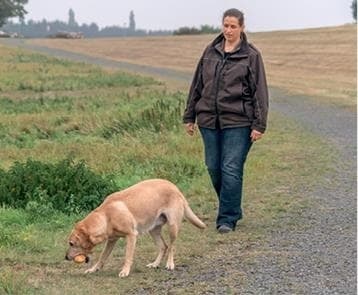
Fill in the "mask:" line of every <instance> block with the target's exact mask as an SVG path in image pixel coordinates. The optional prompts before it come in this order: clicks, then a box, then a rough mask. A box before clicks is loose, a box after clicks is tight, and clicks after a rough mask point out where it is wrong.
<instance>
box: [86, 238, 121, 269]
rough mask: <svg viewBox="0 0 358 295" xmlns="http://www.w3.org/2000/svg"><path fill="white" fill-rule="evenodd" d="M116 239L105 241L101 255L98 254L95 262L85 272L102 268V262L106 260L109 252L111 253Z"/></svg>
mask: <svg viewBox="0 0 358 295" xmlns="http://www.w3.org/2000/svg"><path fill="white" fill-rule="evenodd" d="M117 240H118V239H114V240H107V242H106V246H105V248H104V249H103V251H102V253H101V255H100V256H99V259H98V261H97V263H96V264H95V265H94V266H92V267H91V268H89V269H87V270H86V271H85V273H92V272H96V271H99V270H100V269H102V267H103V265H104V263H105V262H106V260H107V258H108V256H109V254H111V252H112V250H113V248H114V245H115V244H116V242H117Z"/></svg>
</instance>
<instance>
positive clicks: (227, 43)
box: [224, 39, 241, 52]
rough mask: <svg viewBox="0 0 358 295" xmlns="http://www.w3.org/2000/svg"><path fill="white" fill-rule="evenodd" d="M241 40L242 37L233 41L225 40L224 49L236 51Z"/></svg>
mask: <svg viewBox="0 0 358 295" xmlns="http://www.w3.org/2000/svg"><path fill="white" fill-rule="evenodd" d="M240 41H241V40H240V39H238V40H236V41H233V42H230V41H228V40H225V42H224V51H225V52H232V51H234V50H235V49H236V48H237V47H239V44H240Z"/></svg>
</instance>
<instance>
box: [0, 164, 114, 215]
mask: <svg viewBox="0 0 358 295" xmlns="http://www.w3.org/2000/svg"><path fill="white" fill-rule="evenodd" d="M0 179H1V181H0V204H1V205H3V206H4V205H6V206H10V207H13V208H25V209H27V210H29V211H31V212H33V213H39V214H49V213H50V212H51V211H53V210H59V211H62V212H64V213H66V214H71V213H80V212H84V211H89V210H92V209H94V208H95V207H97V206H98V205H99V204H100V203H101V202H102V200H103V198H104V197H105V196H106V195H108V194H109V193H110V192H113V191H115V185H114V181H113V180H112V179H111V178H110V177H108V176H107V177H103V176H101V175H98V174H96V173H94V172H93V171H91V170H90V169H89V168H88V167H87V166H86V165H85V163H84V162H83V161H80V162H78V163H75V162H74V161H73V160H72V159H65V160H62V161H60V162H58V163H55V164H50V163H43V162H39V161H34V160H31V159H29V160H27V162H25V163H19V162H16V163H15V164H14V165H13V166H12V167H10V169H9V170H8V171H4V170H0Z"/></svg>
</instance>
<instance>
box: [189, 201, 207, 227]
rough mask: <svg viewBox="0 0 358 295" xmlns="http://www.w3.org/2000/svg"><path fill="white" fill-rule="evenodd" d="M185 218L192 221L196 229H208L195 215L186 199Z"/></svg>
mask: <svg viewBox="0 0 358 295" xmlns="http://www.w3.org/2000/svg"><path fill="white" fill-rule="evenodd" d="M184 216H185V218H186V219H187V220H188V221H190V223H191V224H193V225H195V226H196V227H198V228H200V229H204V228H206V225H205V223H204V222H202V221H201V220H200V219H199V217H198V216H196V215H195V213H194V212H193V210H191V208H190V207H189V204H188V202H187V201H186V200H185V199H184Z"/></svg>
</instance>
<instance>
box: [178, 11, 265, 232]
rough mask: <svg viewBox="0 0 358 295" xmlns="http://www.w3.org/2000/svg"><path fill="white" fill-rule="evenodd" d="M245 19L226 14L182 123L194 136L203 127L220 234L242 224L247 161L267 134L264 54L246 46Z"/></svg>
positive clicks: (237, 14)
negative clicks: (250, 151)
mask: <svg viewBox="0 0 358 295" xmlns="http://www.w3.org/2000/svg"><path fill="white" fill-rule="evenodd" d="M244 28H245V25H244V15H243V13H242V12H241V11H239V10H237V9H229V10H227V11H225V13H224V14H223V18H222V33H221V34H220V35H219V36H218V37H217V38H216V39H215V40H214V41H213V42H212V43H211V44H209V45H208V46H207V48H206V49H205V50H204V53H203V55H202V57H201V59H200V61H199V63H198V66H197V69H196V71H195V74H194V78H193V81H192V84H191V87H190V91H189V96H188V101H187V105H186V109H185V112H184V117H183V122H184V124H185V129H186V131H187V133H188V134H189V135H193V134H194V130H195V122H196V123H197V125H198V126H199V130H200V133H201V135H202V138H203V142H204V147H205V164H206V166H207V168H208V172H209V175H210V178H211V181H212V184H213V186H214V188H215V191H216V194H217V196H218V199H219V208H218V216H217V219H216V226H217V230H218V232H219V233H228V232H231V231H233V230H235V227H236V223H237V222H238V220H240V219H241V218H242V209H241V199H242V184H243V171H244V163H245V160H246V156H247V154H248V152H249V150H250V147H251V145H252V143H253V142H255V141H257V140H259V139H260V138H261V137H262V135H263V134H264V132H265V129H266V121H267V112H268V90H267V84H266V76H265V70H264V65H263V61H262V57H261V54H260V52H259V51H258V50H257V49H256V48H255V47H254V46H253V45H252V44H250V43H248V41H247V37H246V34H245V33H244Z"/></svg>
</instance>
